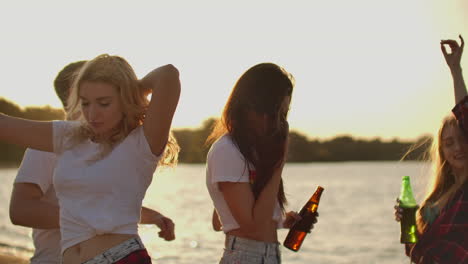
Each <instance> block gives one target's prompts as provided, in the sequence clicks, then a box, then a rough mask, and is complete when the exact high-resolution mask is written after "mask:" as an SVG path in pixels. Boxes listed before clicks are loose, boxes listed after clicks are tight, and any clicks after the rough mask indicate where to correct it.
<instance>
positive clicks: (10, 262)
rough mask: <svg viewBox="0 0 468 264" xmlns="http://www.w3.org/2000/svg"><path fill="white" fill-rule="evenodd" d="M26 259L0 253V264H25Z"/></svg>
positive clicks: (27, 260)
mask: <svg viewBox="0 0 468 264" xmlns="http://www.w3.org/2000/svg"><path fill="white" fill-rule="evenodd" d="M27 263H29V259H28V258H24V257H18V256H14V255H11V254H6V253H3V252H0V264H27Z"/></svg>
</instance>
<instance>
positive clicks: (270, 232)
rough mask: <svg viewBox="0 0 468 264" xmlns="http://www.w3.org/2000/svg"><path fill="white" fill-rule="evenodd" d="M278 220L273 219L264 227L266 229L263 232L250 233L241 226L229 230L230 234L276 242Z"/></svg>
mask: <svg viewBox="0 0 468 264" xmlns="http://www.w3.org/2000/svg"><path fill="white" fill-rule="evenodd" d="M276 229H277V222H276V221H271V222H270V223H268V224H267V226H265V227H264V230H262V231H261V232H260V231H259V232H255V233H248V232H244V231H243V230H242V229H241V228H238V229H234V230H231V231H229V232H227V234H228V235H231V236H237V237H242V238H247V239H252V240H257V241H263V242H269V243H276V242H278V235H277V230H276Z"/></svg>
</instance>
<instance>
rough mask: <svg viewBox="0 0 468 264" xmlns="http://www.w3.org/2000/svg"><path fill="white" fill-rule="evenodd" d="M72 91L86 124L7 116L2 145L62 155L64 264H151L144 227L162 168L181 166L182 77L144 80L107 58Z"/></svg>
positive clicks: (163, 74) (57, 181)
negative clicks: (176, 126) (177, 125)
mask: <svg viewBox="0 0 468 264" xmlns="http://www.w3.org/2000/svg"><path fill="white" fill-rule="evenodd" d="M71 89H72V90H71V93H70V96H69V100H68V103H67V113H68V114H69V115H70V116H72V117H73V119H75V120H79V121H53V122H37V121H30V120H24V119H18V118H13V117H9V116H6V115H0V128H1V129H0V140H3V141H6V142H10V143H15V144H19V145H22V146H26V147H31V148H34V149H38V150H42V151H48V152H54V153H56V154H57V156H58V159H57V163H56V168H55V175H54V179H53V184H54V187H55V190H56V194H57V198H58V200H59V206H60V232H61V235H62V240H61V253H62V254H63V263H65V264H74V263H88V264H92V263H151V258H150V257H149V255H148V252H147V251H146V250H145V248H144V245H143V244H142V243H141V240H140V238H139V236H138V231H137V224H138V222H139V221H140V210H141V204H142V200H143V198H144V196H145V192H146V190H147V188H148V186H149V184H150V183H151V180H152V175H153V173H154V171H155V169H156V166H157V165H158V164H159V165H171V164H174V163H175V162H176V160H177V153H178V146H177V144H176V143H175V141H174V139H173V138H172V137H171V136H170V127H171V123H172V118H173V115H174V112H175V109H176V107H177V104H178V100H179V95H180V81H179V73H178V71H177V69H176V68H175V67H173V66H172V65H166V66H162V67H159V68H157V69H155V70H154V71H152V72H150V73H149V74H148V75H147V76H145V77H144V78H143V79H142V80H138V79H137V77H136V75H135V73H134V71H133V69H132V68H131V66H130V65H129V64H128V63H127V62H126V61H125V60H124V59H123V58H121V57H118V56H109V55H100V56H98V57H96V58H95V59H93V60H91V61H88V62H87V63H86V64H85V65H84V66H83V67H82V68H81V70H80V71H79V73H78V75H77V77H76V78H75V80H74V83H73V85H72V88H71ZM149 92H152V93H153V96H152V98H151V101H150V102H148V100H147V99H146V96H147V94H148V93H149ZM31 131H33V133H31Z"/></svg>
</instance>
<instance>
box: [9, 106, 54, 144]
mask: <svg viewBox="0 0 468 264" xmlns="http://www.w3.org/2000/svg"><path fill="white" fill-rule="evenodd" d="M0 141H3V142H6V143H10V144H15V145H20V146H23V147H29V148H33V149H37V150H43V151H48V152H52V151H53V142H52V122H44V121H32V120H27V119H22V118H17V117H11V116H7V115H5V114H3V113H0Z"/></svg>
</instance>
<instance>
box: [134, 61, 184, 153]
mask: <svg viewBox="0 0 468 264" xmlns="http://www.w3.org/2000/svg"><path fill="white" fill-rule="evenodd" d="M141 84H142V85H143V87H145V88H149V89H151V90H152V96H151V102H150V104H149V107H148V110H147V112H146V117H145V121H144V124H143V129H144V131H145V136H146V139H147V140H148V143H149V145H150V147H151V151H152V152H153V154H155V155H159V154H161V152H162V151H163V149H164V147H165V146H166V143H167V139H168V136H169V131H170V128H171V123H172V118H173V116H174V112H175V110H176V107H177V104H178V102H179V96H180V80H179V71H178V70H177V68H175V67H174V66H172V65H170V64H169V65H165V66H162V67H159V68H157V69H155V70H153V71H152V72H150V73H148V74H147V75H146V76H145V77H144V78H143V79H142V80H141Z"/></svg>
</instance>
